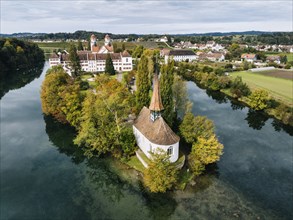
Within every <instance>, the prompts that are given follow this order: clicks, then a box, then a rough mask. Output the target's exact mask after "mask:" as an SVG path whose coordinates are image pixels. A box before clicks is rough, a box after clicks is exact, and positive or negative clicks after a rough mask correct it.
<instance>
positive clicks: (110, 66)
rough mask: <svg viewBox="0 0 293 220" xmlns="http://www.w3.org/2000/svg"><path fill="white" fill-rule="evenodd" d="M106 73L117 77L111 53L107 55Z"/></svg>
mask: <svg viewBox="0 0 293 220" xmlns="http://www.w3.org/2000/svg"><path fill="white" fill-rule="evenodd" d="M105 73H108V74H110V75H115V69H114V65H113V61H112V58H111V56H110V54H109V53H108V54H107V58H106V66H105Z"/></svg>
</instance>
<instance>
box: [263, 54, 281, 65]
mask: <svg viewBox="0 0 293 220" xmlns="http://www.w3.org/2000/svg"><path fill="white" fill-rule="evenodd" d="M266 62H274V63H277V64H280V63H281V57H280V56H277V55H271V56H267V58H266Z"/></svg>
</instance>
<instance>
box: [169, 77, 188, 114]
mask: <svg viewBox="0 0 293 220" xmlns="http://www.w3.org/2000/svg"><path fill="white" fill-rule="evenodd" d="M172 92H173V99H174V109H175V114H176V116H177V114H180V115H183V114H184V113H185V112H186V107H187V102H188V98H187V88H186V81H184V80H183V79H182V78H181V77H180V76H178V75H177V74H175V76H174V82H173V85H172Z"/></svg>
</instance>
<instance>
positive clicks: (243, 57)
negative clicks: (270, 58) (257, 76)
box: [241, 53, 256, 63]
mask: <svg viewBox="0 0 293 220" xmlns="http://www.w3.org/2000/svg"><path fill="white" fill-rule="evenodd" d="M241 61H242V62H243V61H247V62H250V63H253V62H255V61H256V55H255V54H252V53H251V54H249V53H244V54H242V55H241Z"/></svg>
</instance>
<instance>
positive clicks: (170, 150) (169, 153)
mask: <svg viewBox="0 0 293 220" xmlns="http://www.w3.org/2000/svg"><path fill="white" fill-rule="evenodd" d="M167 154H168V155H172V154H173V147H172V146H171V147H169V148H168V150H167Z"/></svg>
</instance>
